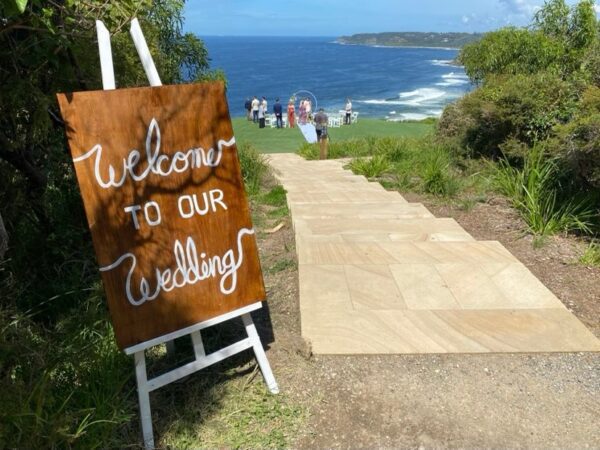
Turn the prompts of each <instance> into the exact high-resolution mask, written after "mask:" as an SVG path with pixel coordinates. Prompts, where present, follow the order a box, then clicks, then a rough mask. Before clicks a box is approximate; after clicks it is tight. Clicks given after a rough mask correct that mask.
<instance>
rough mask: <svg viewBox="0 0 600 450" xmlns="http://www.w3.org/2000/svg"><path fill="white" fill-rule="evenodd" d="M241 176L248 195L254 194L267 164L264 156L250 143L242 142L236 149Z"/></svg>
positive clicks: (267, 167)
mask: <svg viewBox="0 0 600 450" xmlns="http://www.w3.org/2000/svg"><path fill="white" fill-rule="evenodd" d="M238 156H239V159H240V168H241V170H242V177H243V178H244V184H245V185H246V191H247V192H248V194H249V195H255V194H257V193H258V191H259V189H260V182H261V180H262V178H263V176H264V175H265V173H266V172H267V171H268V169H269V166H268V165H267V163H266V161H265V157H264V156H263V155H262V154H260V153H258V151H257V150H256V149H255V148H254V147H252V145H250V144H246V143H245V144H242V145H241V146H240V147H239V149H238Z"/></svg>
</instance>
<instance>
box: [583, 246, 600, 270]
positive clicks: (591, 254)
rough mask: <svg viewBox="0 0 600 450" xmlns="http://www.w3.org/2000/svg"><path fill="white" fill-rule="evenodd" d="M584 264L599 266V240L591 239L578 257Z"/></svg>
mask: <svg viewBox="0 0 600 450" xmlns="http://www.w3.org/2000/svg"><path fill="white" fill-rule="evenodd" d="M579 262H580V263H581V264H584V265H586V266H595V267H600V242H597V241H592V242H591V243H590V245H589V246H588V247H587V248H586V249H585V252H584V253H583V255H582V256H581V258H580V259H579Z"/></svg>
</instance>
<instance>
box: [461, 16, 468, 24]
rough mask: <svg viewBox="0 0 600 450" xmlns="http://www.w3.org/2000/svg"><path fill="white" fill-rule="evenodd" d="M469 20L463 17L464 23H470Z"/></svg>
mask: <svg viewBox="0 0 600 450" xmlns="http://www.w3.org/2000/svg"><path fill="white" fill-rule="evenodd" d="M469 20H470V19H469V18H468V17H467V16H462V23H469Z"/></svg>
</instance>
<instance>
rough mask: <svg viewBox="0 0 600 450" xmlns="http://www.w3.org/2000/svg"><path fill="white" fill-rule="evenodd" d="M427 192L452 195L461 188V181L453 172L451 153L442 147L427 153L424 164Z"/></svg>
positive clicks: (445, 195) (446, 195)
mask: <svg viewBox="0 0 600 450" xmlns="http://www.w3.org/2000/svg"><path fill="white" fill-rule="evenodd" d="M422 178H423V187H424V190H425V192H428V193H430V194H434V195H440V196H443V197H452V196H454V195H456V193H457V192H458V190H459V187H460V186H459V182H458V180H457V179H456V177H454V176H453V174H452V173H451V162H450V159H449V154H448V153H447V152H446V151H445V150H444V149H440V148H435V149H433V150H432V151H430V152H428V153H427V157H426V159H425V161H424V166H423V173H422Z"/></svg>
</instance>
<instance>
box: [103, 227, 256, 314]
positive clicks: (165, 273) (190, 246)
mask: <svg viewBox="0 0 600 450" xmlns="http://www.w3.org/2000/svg"><path fill="white" fill-rule="evenodd" d="M253 234H254V230H251V229H248V228H242V229H240V230H239V231H238V235H237V248H236V249H229V250H227V251H226V252H225V253H224V254H223V255H222V256H219V255H214V256H210V257H209V256H208V255H207V254H206V253H204V252H202V253H201V254H200V259H198V250H197V248H196V243H195V242H194V240H193V239H192V237H191V236H188V237H187V239H186V241H185V246H184V244H182V243H181V242H180V241H179V240H176V241H175V244H174V246H173V255H174V257H175V268H173V269H170V268H166V269H162V270H161V269H160V268H158V267H157V268H155V274H156V286H155V287H154V288H152V287H151V286H150V282H149V281H148V280H147V279H146V278H145V277H142V278H141V280H140V282H139V289H138V292H137V293H134V292H133V287H132V280H133V275H134V273H135V268H136V266H137V258H136V256H135V255H134V254H133V253H125V254H124V255H122V256H120V257H119V258H118V259H117V260H116V261H115V262H114V263H112V264H110V265H108V266H104V267H101V268H100V271H101V272H108V271H110V270H113V269H115V268H116V267H119V266H120V265H121V264H122V263H123V262H124V261H130V262H131V266H130V268H129V272H128V273H127V278H126V280H125V295H126V296H127V300H128V301H129V303H130V304H131V305H133V306H140V305H143V304H144V303H146V302H147V301H151V300H155V299H156V298H157V297H158V296H159V295H160V293H161V292H162V291H164V292H170V291H172V290H174V289H180V288H183V287H185V286H188V285H194V284H196V283H198V282H200V281H203V280H206V279H208V278H219V290H220V291H221V293H223V295H229V294H231V293H232V292H234V291H235V290H236V287H237V272H238V269H239V268H240V267H241V266H242V263H243V262H244V248H243V246H242V238H243V237H244V236H246V235H253ZM236 252H237V256H236Z"/></svg>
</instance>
